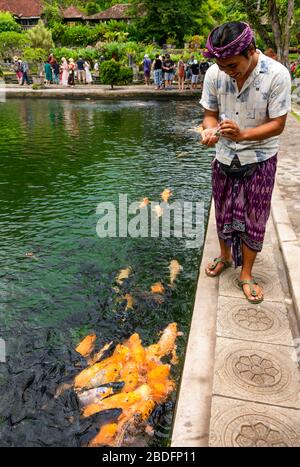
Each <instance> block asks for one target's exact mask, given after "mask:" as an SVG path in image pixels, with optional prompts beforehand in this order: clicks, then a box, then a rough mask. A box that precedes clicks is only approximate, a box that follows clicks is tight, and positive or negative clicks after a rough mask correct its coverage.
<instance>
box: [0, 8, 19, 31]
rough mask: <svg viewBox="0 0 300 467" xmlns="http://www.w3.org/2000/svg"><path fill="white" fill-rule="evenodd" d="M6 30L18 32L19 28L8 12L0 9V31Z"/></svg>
mask: <svg viewBox="0 0 300 467" xmlns="http://www.w3.org/2000/svg"><path fill="white" fill-rule="evenodd" d="M8 31H14V32H20V31H21V28H20V26H19V25H18V24H17V22H16V21H15V20H14V18H13V17H12V15H11V14H10V13H8V12H6V11H0V33H1V32H8Z"/></svg>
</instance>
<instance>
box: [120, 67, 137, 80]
mask: <svg viewBox="0 0 300 467" xmlns="http://www.w3.org/2000/svg"><path fill="white" fill-rule="evenodd" d="M132 80H133V71H132V68H129V67H128V66H121V68H120V73H119V79H118V84H123V85H125V84H131V83H132Z"/></svg>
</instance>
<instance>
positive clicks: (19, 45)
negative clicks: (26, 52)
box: [0, 31, 28, 58]
mask: <svg viewBox="0 0 300 467" xmlns="http://www.w3.org/2000/svg"><path fill="white" fill-rule="evenodd" d="M27 43H28V40H27V37H26V35H25V34H20V33H18V32H14V31H8V32H2V33H0V56H2V57H3V58H9V57H10V58H11V57H13V56H14V55H20V54H21V53H22V51H23V49H24V47H25V46H26V44H27Z"/></svg>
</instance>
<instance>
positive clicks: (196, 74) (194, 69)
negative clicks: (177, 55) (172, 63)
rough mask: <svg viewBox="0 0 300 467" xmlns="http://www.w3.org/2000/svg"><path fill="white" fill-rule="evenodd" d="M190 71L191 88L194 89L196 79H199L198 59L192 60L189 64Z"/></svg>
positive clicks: (195, 87)
mask: <svg viewBox="0 0 300 467" xmlns="http://www.w3.org/2000/svg"><path fill="white" fill-rule="evenodd" d="M191 71H192V90H196V89H197V83H198V79H199V73H200V69H199V63H198V60H194V61H193V63H192V65H191Z"/></svg>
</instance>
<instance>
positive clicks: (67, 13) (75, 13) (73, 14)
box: [62, 5, 84, 19]
mask: <svg viewBox="0 0 300 467" xmlns="http://www.w3.org/2000/svg"><path fill="white" fill-rule="evenodd" d="M62 16H63V18H64V19H74V18H78V19H81V18H83V16H84V15H83V13H82V12H81V11H80V10H78V8H76V7H75V6H73V5H71V6H69V7H68V8H65V9H64V10H62Z"/></svg>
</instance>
